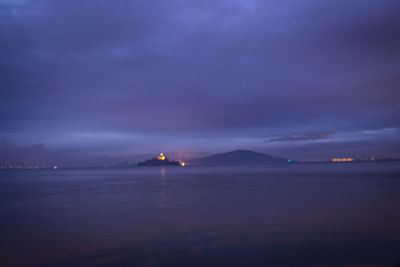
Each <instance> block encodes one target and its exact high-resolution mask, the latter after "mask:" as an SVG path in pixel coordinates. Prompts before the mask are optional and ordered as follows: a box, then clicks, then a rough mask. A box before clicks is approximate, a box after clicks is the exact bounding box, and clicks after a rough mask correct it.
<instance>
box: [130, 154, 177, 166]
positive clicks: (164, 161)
mask: <svg viewBox="0 0 400 267" xmlns="http://www.w3.org/2000/svg"><path fill="white" fill-rule="evenodd" d="M137 166H139V167H141V166H181V162H179V161H172V160H169V159H168V158H166V157H165V156H164V154H163V153H161V154H160V156H158V157H157V158H152V159H149V160H146V161H142V162H138V163H137Z"/></svg>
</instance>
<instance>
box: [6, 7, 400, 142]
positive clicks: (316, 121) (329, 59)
mask: <svg viewBox="0 0 400 267" xmlns="http://www.w3.org/2000/svg"><path fill="white" fill-rule="evenodd" d="M0 6H1V8H0V10H1V11H0V19H1V23H0V58H1V59H2V60H1V61H0V73H1V75H0V94H1V97H0V125H1V126H2V127H1V129H0V136H4V137H5V138H8V139H12V138H19V139H21V140H23V141H22V142H23V143H24V144H23V145H26V146H29V145H32V144H38V143H44V144H46V147H55V146H56V145H57V146H59V147H65V146H75V147H76V146H78V147H80V146H81V141H82V135H83V134H85V133H90V134H91V137H90V138H89V137H88V136H87V139H90V146H97V147H102V146H104V144H106V145H107V146H111V145H116V146H117V145H118V146H120V145H121V144H123V143H125V144H126V146H127V147H130V148H136V147H141V149H144V147H146V146H148V147H151V149H157V148H156V147H155V146H156V145H155V144H157V145H163V144H165V147H168V144H170V145H169V149H171V150H175V148H176V147H175V146H174V145H173V144H176V143H179V142H180V140H192V139H202V140H203V138H204V139H205V138H209V137H210V136H215V137H217V138H218V140H221V138H224V137H225V138H226V140H228V141H229V140H235V138H236V139H237V138H247V139H249V140H251V139H252V137H254V136H259V135H260V133H264V132H269V133H275V132H278V133H281V137H279V136H277V137H276V138H275V139H285V138H286V139H287V141H290V140H291V141H296V140H297V141H301V140H318V138H320V140H329V138H330V136H331V135H329V134H326V135H325V136H324V134H323V133H319V134H318V131H319V129H333V130H334V131H335V133H337V134H340V132H349V131H350V132H357V131H362V130H364V129H370V130H371V131H372V130H374V129H383V128H399V127H400V118H399V116H398V114H399V112H400V110H399V105H398V102H399V101H400V95H399V90H398V87H399V85H400V80H399V78H398V77H399V76H400V75H399V71H398V70H399V69H400V52H399V49H397V47H400V38H399V35H398V34H397V32H398V29H399V28H400V17H399V16H398V13H399V12H400V4H399V1H397V0H384V1H382V0H372V1H361V0H356V1H352V2H351V3H349V1H344V0H338V1H332V2H329V3H328V2H321V1H315V0H311V1H292V0H284V1H277V0H276V1H275V0H274V1H256V0H254V1H245V2H243V1H225V0H216V1H215V0H212V1H211V0H206V1H200V2H199V1H196V2H194V1H175V0H171V1H158V2H157V5H154V4H153V3H150V2H148V1H133V2H129V3H125V2H124V3H122V2H119V1H113V2H112V3H110V2H109V1H103V0H100V1H77V0H72V1H66V2H60V1H49V0H40V1H9V0H7V1H1V0H0ZM293 132H295V133H297V134H293ZM76 133H77V134H76ZM110 133H111V134H110ZM131 136H133V137H135V136H141V138H131ZM324 138H325V139H324ZM376 138H380V137H378V136H377V137H376ZM51 140H57V142H52V141H51ZM164 140H168V142H163V141H164ZM208 140H209V142H211V143H213V142H216V141H215V140H213V139H212V138H211V139H208ZM275 141H276V142H278V141H279V140H275ZM251 142H252V141H249V144H251ZM55 143H57V144H55ZM202 143H204V142H203V141H202ZM282 143H283V142H282ZM185 144H187V145H188V147H187V149H188V150H197V149H199V148H198V145H196V144H195V143H194V144H192V145H190V144H189V143H185ZM214 145H215V146H217V143H214ZM236 145H237V142H234V141H232V142H231V143H230V146H231V147H232V148H235V147H234V146H236ZM241 145H242V146H243V145H244V144H242V143H241ZM210 146H211V145H210ZM227 146H228V145H226V147H227Z"/></svg>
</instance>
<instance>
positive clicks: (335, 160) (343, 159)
mask: <svg viewBox="0 0 400 267" xmlns="http://www.w3.org/2000/svg"><path fill="white" fill-rule="evenodd" d="M349 161H354V159H353V158H333V159H332V162H349Z"/></svg>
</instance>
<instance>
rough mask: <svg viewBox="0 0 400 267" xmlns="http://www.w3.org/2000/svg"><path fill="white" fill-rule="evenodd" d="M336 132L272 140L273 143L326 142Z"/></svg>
mask: <svg viewBox="0 0 400 267" xmlns="http://www.w3.org/2000/svg"><path fill="white" fill-rule="evenodd" d="M334 134H335V132H329V131H322V132H309V133H292V134H289V135H282V136H278V137H275V138H272V139H271V140H270V141H271V142H292V141H310V140H325V139H330V138H332V136H333V135H334Z"/></svg>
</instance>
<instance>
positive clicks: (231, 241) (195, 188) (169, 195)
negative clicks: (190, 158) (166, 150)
mask: <svg viewBox="0 0 400 267" xmlns="http://www.w3.org/2000/svg"><path fill="white" fill-rule="evenodd" d="M399 165H400V164H398V163H375V164H371V163H360V164H293V165H289V166H275V167H256V168H255V167H251V168H245V167H238V168H215V167H214V168H201V167H185V168H181V167H165V168H161V167H159V168H157V167H154V168H153V167H150V168H135V169H102V170H59V171H2V172H0V234H1V238H0V259H1V261H2V262H1V264H0V265H2V266H7V265H15V264H16V265H62V266H75V265H82V266H96V265H117V266H119V265H124V266H265V265H273V266H285V265H290V266H293V265H296V266H298V265H322V264H330V265H342V264H351V265H355V264H383V265H396V264H399V263H400V166H399Z"/></svg>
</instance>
